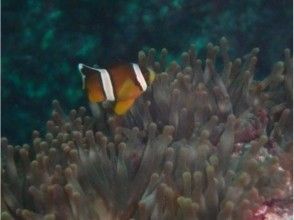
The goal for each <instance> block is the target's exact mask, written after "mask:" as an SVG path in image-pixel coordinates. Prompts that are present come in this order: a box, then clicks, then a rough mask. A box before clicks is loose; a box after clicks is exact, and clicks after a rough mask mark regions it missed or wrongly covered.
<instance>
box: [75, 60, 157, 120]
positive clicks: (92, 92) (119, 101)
mask: <svg viewBox="0 0 294 220" xmlns="http://www.w3.org/2000/svg"><path fill="white" fill-rule="evenodd" d="M78 68H79V71H80V73H81V76H82V83H83V89H84V90H85V91H86V94H87V96H88V99H89V101H90V103H99V102H103V101H112V102H114V108H113V110H114V112H115V113H116V114H117V115H123V114H125V113H126V112H127V111H128V110H129V109H130V108H131V107H132V105H133V104H134V102H135V100H136V99H137V98H138V97H139V96H140V95H141V94H142V93H143V92H144V91H146V89H147V87H148V86H149V85H150V84H151V83H152V82H153V80H154V79H155V72H154V71H153V70H152V68H142V67H140V66H139V65H138V64H136V63H131V64H118V65H115V66H112V67H111V68H108V69H99V68H95V67H90V66H86V65H84V64H79V65H78Z"/></svg>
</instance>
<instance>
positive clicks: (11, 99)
mask: <svg viewBox="0 0 294 220" xmlns="http://www.w3.org/2000/svg"><path fill="white" fill-rule="evenodd" d="M292 13H293V12H292V1H290V0H279V1H277V0H241V1H235V0H228V1H225V0H213V1H202V0H171V1H170V0H157V1H156V0H153V1H152V0H151V1H135V0H131V1H122V0H113V1H110V0H99V1H95V0H84V1H79V0H71V1H59V0H43V1H40V0H27V1H18V0H3V1H2V66H1V70H2V71H1V73H2V74H1V82H2V85H1V92H2V115H1V116H2V124H1V129H2V136H7V137H8V138H9V139H10V141H11V142H12V143H14V144H15V143H19V144H20V143H23V142H29V140H30V136H31V131H32V130H33V129H38V130H44V129H45V128H44V122H45V121H46V120H47V119H48V117H49V114H50V112H51V106H50V103H51V101H52V100H53V99H54V98H57V99H59V100H60V102H61V103H62V105H63V106H64V107H65V109H67V110H69V109H70V108H73V107H77V106H79V105H85V104H86V99H85V98H84V96H83V93H82V91H81V82H80V78H79V73H78V71H77V64H78V63H79V62H84V63H87V64H90V65H92V64H99V65H101V66H103V65H106V64H109V63H111V62H114V61H115V60H117V59H123V60H126V61H136V59H137V58H136V57H137V52H138V50H140V49H142V48H150V47H154V48H156V49H161V48H163V47H166V48H167V49H168V50H169V51H170V53H171V59H172V58H175V57H178V55H179V54H180V53H181V51H183V50H185V49H187V48H188V46H189V44H191V43H194V44H196V46H197V48H198V49H199V51H200V54H202V51H204V50H203V48H205V45H206V44H207V43H208V42H209V41H211V42H213V43H217V42H218V40H219V39H220V38H221V37H222V36H226V37H227V38H228V40H229V41H230V43H231V46H232V49H231V51H230V52H231V54H232V55H233V56H241V55H244V54H245V53H247V52H249V51H250V50H251V49H252V48H253V47H259V48H260V49H261V52H260V57H259V63H258V73H259V75H258V76H257V77H259V78H262V76H264V75H267V74H268V73H269V71H270V68H271V67H272V64H273V62H274V61H277V60H280V59H281V58H282V54H283V49H284V48H286V47H289V48H292V41H293V40H292V32H293V24H292V21H293V18H292V17H293V15H292ZM202 58H204V56H202Z"/></svg>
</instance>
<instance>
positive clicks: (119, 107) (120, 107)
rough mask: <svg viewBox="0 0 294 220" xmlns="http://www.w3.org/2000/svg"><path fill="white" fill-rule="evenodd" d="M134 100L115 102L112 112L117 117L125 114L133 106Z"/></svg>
mask: <svg viewBox="0 0 294 220" xmlns="http://www.w3.org/2000/svg"><path fill="white" fill-rule="evenodd" d="M134 102H135V99H127V100H123V101H117V102H116V103H115V106H114V112H115V114H117V115H123V114H125V113H126V112H127V111H128V110H129V109H130V108H131V107H132V106H133V104H134Z"/></svg>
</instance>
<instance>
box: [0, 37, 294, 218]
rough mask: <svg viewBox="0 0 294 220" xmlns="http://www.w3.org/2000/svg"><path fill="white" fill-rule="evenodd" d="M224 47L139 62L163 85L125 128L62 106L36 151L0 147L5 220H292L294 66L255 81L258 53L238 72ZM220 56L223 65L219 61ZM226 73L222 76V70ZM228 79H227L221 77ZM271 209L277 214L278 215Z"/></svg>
mask: <svg viewBox="0 0 294 220" xmlns="http://www.w3.org/2000/svg"><path fill="white" fill-rule="evenodd" d="M228 50H229V47H228V43H227V40H226V39H225V38H222V39H221V41H220V46H215V45H212V44H211V43H210V44H208V46H207V59H206V61H205V62H204V64H202V61H201V60H200V59H198V58H197V53H196V50H195V48H194V47H193V46H191V48H190V49H189V50H188V51H187V52H184V53H183V54H182V61H181V63H180V64H178V63H176V62H172V63H170V64H168V65H167V61H166V56H167V50H166V49H163V50H162V51H161V53H160V55H159V56H158V57H157V56H156V52H155V50H154V49H151V50H150V51H148V53H147V54H146V53H145V52H143V51H141V52H139V63H140V64H141V65H143V66H152V67H153V68H154V70H155V71H156V72H157V73H158V74H157V78H156V80H155V82H154V84H153V85H152V86H151V87H150V89H148V90H147V92H146V93H145V94H144V95H142V97H140V98H139V99H138V100H137V101H136V104H135V105H134V106H133V107H132V109H131V110H130V111H129V112H128V113H127V114H126V115H125V116H123V117H117V116H113V115H111V116H108V117H107V119H108V120H107V122H104V126H106V127H107V128H108V129H107V131H106V130H105V129H104V130H103V131H102V130H99V129H98V130H97V127H99V126H101V123H103V122H101V119H100V120H97V119H95V118H93V117H91V116H88V115H87V114H86V109H85V108H84V107H80V108H79V109H78V110H71V111H70V112H69V114H65V113H64V111H63V110H62V108H61V107H60V105H59V103H58V101H53V109H54V110H53V113H52V118H51V119H50V120H49V121H48V122H47V131H46V134H45V135H44V136H43V137H42V135H40V134H39V132H37V131H34V132H33V143H32V146H29V145H27V144H25V145H23V146H11V145H9V143H8V140H7V139H6V138H2V157H3V163H2V195H1V196H2V218H3V219H13V218H17V219H46V220H49V219H103V220H104V219H130V218H133V219H169V220H170V219H171V220H172V219H203V220H205V219H208V220H212V219H218V220H222V219H226V220H228V219H240V220H242V219H243V220H248V219H265V218H267V217H268V216H269V215H270V214H272V213H271V212H272V210H274V214H275V215H276V216H278V217H280V218H282V216H283V215H287V214H288V215H289V214H291V211H292V210H291V208H290V206H291V205H289V204H290V203H291V200H292V193H291V190H292V189H291V187H292V180H293V176H292V154H293V151H292V147H293V140H292V134H293V130H292V113H291V111H292V110H291V109H292V107H293V106H292V100H293V97H292V86H293V85H292V77H293V73H292V71H293V70H292V61H291V56H290V51H289V50H285V61H284V62H282V61H280V62H277V63H276V64H275V65H274V68H273V71H272V73H271V74H270V75H269V76H268V77H266V78H265V79H263V80H262V81H257V80H255V79H254V74H255V70H256V63H257V57H256V56H257V53H258V52H259V49H258V48H255V49H253V50H252V51H251V52H250V53H249V54H248V55H246V56H244V57H243V59H240V58H237V59H235V60H233V61H232V60H231V58H230V57H229V54H228ZM219 51H220V54H221V56H220V57H221V58H222V63H220V58H219V56H218V52H219ZM221 67H222V68H221ZM218 69H221V70H220V71H217V70H218ZM273 207H274V208H273Z"/></svg>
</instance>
